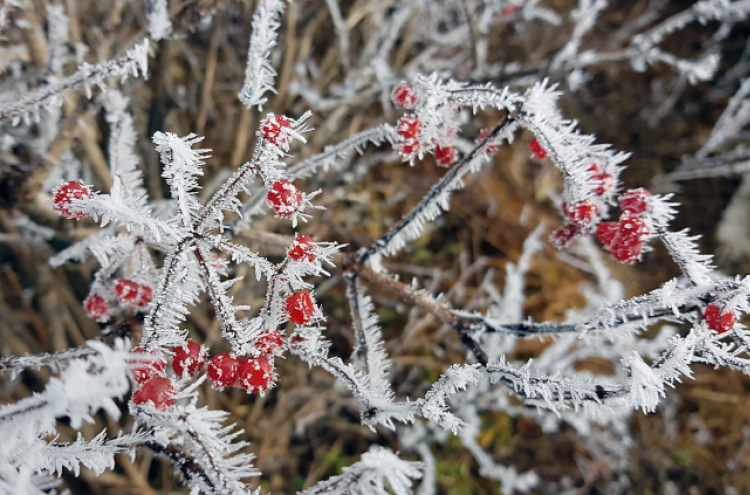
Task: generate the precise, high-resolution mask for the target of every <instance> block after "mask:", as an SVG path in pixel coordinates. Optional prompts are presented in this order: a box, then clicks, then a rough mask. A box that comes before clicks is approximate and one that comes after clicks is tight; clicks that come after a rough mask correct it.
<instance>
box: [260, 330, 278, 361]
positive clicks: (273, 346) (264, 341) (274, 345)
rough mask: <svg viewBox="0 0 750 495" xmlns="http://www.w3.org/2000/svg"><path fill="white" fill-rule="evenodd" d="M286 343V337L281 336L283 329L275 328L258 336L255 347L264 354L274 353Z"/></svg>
mask: <svg viewBox="0 0 750 495" xmlns="http://www.w3.org/2000/svg"><path fill="white" fill-rule="evenodd" d="M282 345H284V338H283V337H282V336H281V330H279V329H278V328H274V329H273V330H268V331H267V332H266V333H264V334H263V335H261V336H260V337H258V340H256V341H255V347H256V348H257V349H258V350H259V351H260V352H262V353H263V354H267V355H269V356H270V355H273V353H274V352H276V350H277V349H279V348H280V347H281V346H282Z"/></svg>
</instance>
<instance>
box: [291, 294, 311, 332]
mask: <svg viewBox="0 0 750 495" xmlns="http://www.w3.org/2000/svg"><path fill="white" fill-rule="evenodd" d="M313 313H315V302H314V301H313V298H312V296H311V295H310V292H308V291H306V290H302V291H299V292H297V293H296V294H293V295H291V296H289V297H288V298H287V300H286V314H287V316H288V317H289V319H290V320H292V321H293V322H294V323H296V324H297V325H304V324H305V323H307V322H309V321H310V320H311V319H312V317H313Z"/></svg>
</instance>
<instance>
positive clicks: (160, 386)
mask: <svg viewBox="0 0 750 495" xmlns="http://www.w3.org/2000/svg"><path fill="white" fill-rule="evenodd" d="M176 398H177V390H176V389H175V386H174V383H173V382H172V380H170V379H169V378H167V377H165V376H156V377H154V378H151V379H150V380H148V381H147V382H145V383H144V384H143V385H142V386H141V388H139V389H138V390H136V391H135V393H134V394H133V397H132V400H133V404H137V405H141V404H148V403H151V405H153V406H154V407H155V408H156V409H157V410H159V411H166V410H167V409H169V408H170V407H172V406H173V405H174V402H175V399H176Z"/></svg>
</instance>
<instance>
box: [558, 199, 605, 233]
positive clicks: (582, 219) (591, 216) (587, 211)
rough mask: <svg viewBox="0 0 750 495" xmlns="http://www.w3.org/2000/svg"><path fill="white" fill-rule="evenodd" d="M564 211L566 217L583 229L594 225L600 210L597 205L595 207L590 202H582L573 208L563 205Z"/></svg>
mask: <svg viewBox="0 0 750 495" xmlns="http://www.w3.org/2000/svg"><path fill="white" fill-rule="evenodd" d="M563 211H564V212H565V216H566V217H568V218H569V219H570V220H571V221H572V222H573V223H575V224H577V225H579V226H581V227H586V226H591V225H593V224H594V222H595V221H596V214H597V212H598V211H599V209H598V208H597V207H596V205H593V204H591V203H590V202H588V201H580V202H578V203H576V204H575V205H574V206H573V207H568V206H567V205H566V204H565V203H563Z"/></svg>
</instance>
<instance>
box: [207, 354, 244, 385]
mask: <svg viewBox="0 0 750 495" xmlns="http://www.w3.org/2000/svg"><path fill="white" fill-rule="evenodd" d="M239 371H240V360H239V359H237V358H234V357H232V356H230V355H229V353H227V352H222V353H220V354H217V355H215V356H214V357H212V358H211V361H209V362H208V367H207V368H206V375H208V381H209V382H210V383H211V385H212V386H213V387H214V388H215V389H216V390H224V389H225V388H226V387H233V386H235V385H236V384H237V379H238V378H239V376H240V375H239Z"/></svg>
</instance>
